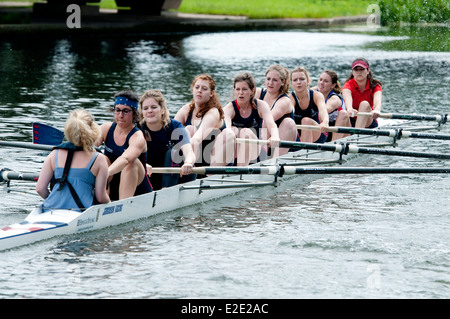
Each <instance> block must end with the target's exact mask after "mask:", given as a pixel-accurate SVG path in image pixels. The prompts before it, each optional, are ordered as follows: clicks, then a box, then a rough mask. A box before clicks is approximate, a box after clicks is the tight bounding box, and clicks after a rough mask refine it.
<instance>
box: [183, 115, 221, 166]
mask: <svg viewBox="0 0 450 319" xmlns="http://www.w3.org/2000/svg"><path fill="white" fill-rule="evenodd" d="M193 114H194V110H192V111H191V112H189V114H188V118H187V119H186V124H185V126H188V125H193V124H192V116H193ZM202 121H203V117H202V118H201V120H200V123H199V124H198V125H197V126H196V128H197V129H198V128H199V127H200V125H201V124H202ZM225 128H226V124H225V120H224V119H222V126H221V127H220V128H213V129H212V130H211V133H209V135H208V136H207V137H206V138H205V139H203V141H202V156H201V161H200V162H198V161H197V162H196V163H195V165H196V166H209V165H210V164H211V150H212V147H211V146H209V144H210V143H213V144H212V145H214V141H215V139H216V137H217V135H219V133H220V132H221V131H223V130H224V129H225ZM205 149H207V150H208V151H207V152H206V153H205Z"/></svg>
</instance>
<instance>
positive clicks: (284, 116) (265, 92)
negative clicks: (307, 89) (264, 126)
mask: <svg viewBox="0 0 450 319" xmlns="http://www.w3.org/2000/svg"><path fill="white" fill-rule="evenodd" d="M266 94H267V89H261V94H260V95H259V99H260V100H264V97H265V96H266ZM284 96H286V97H288V96H287V95H286V93H283V94H281V95H280V96H279V97H277V99H276V100H275V102H273V104H272V106H271V107H270V110H272V109H273V107H274V106H275V104H276V103H277V102H278V100H279V99H281V98H282V97H284ZM288 98H289V97H288ZM294 116H295V114H294V111H291V113H286V114H284V115H283V116H282V117H280V118H279V119H278V120H276V121H275V123H276V124H277V126H278V127H279V126H280V124H281V122H282V121H283V120H284V119H285V118H291V119H293V120H295V118H294Z"/></svg>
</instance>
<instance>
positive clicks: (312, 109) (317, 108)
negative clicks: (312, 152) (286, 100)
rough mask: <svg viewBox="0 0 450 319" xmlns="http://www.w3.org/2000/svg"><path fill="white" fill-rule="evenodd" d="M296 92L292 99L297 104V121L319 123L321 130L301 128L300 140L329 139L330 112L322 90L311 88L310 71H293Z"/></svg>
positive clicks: (293, 84)
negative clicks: (327, 129) (327, 130)
mask: <svg viewBox="0 0 450 319" xmlns="http://www.w3.org/2000/svg"><path fill="white" fill-rule="evenodd" d="M291 81H292V86H293V88H294V92H292V93H291V96H290V99H291V101H292V103H293V104H294V105H295V110H294V112H295V122H296V124H299V125H318V126H319V127H320V128H321V130H320V131H313V130H301V134H300V140H301V141H302V142H306V143H324V142H325V141H326V139H327V133H326V128H327V127H328V121H329V118H328V112H327V109H326V106H325V99H324V97H323V95H322V94H321V93H320V92H317V91H313V90H311V89H309V84H310V83H311V78H310V76H309V73H308V71H307V70H306V69H305V68H303V67H300V68H296V69H294V70H293V71H292V72H291Z"/></svg>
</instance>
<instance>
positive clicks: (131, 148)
mask: <svg viewBox="0 0 450 319" xmlns="http://www.w3.org/2000/svg"><path fill="white" fill-rule="evenodd" d="M138 105H139V96H137V94H136V93H134V92H133V91H121V92H119V93H117V94H116V95H115V96H114V121H113V122H108V123H105V124H103V125H102V126H101V130H102V135H101V138H100V140H99V141H98V142H97V145H100V144H101V143H102V142H105V155H106V156H107V157H108V162H109V163H108V164H109V168H108V176H109V178H110V182H109V192H110V193H109V196H110V197H111V199H112V200H117V199H123V198H128V197H131V196H134V195H140V194H145V193H149V192H151V191H152V186H151V184H150V180H149V178H148V176H147V168H146V155H147V154H146V152H147V142H146V141H145V138H144V134H143V133H142V131H141V130H140V129H139V128H137V126H136V124H137V123H138V122H139V113H138Z"/></svg>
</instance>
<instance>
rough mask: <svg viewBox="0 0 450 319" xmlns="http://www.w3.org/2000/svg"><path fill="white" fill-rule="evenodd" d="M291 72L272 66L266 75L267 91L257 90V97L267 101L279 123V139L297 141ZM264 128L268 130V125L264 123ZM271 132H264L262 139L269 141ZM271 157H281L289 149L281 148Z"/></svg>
mask: <svg viewBox="0 0 450 319" xmlns="http://www.w3.org/2000/svg"><path fill="white" fill-rule="evenodd" d="M287 93H289V71H288V70H287V69H286V68H284V67H282V66H280V65H272V66H270V67H269V68H268V69H267V71H266V75H265V89H262V88H257V89H256V96H257V97H259V98H260V99H261V100H263V101H265V102H266V103H267V104H268V105H269V107H270V110H271V113H272V117H273V119H274V120H275V122H276V123H277V126H278V131H279V137H280V139H281V140H286V141H295V140H296V138H297V128H296V126H295V122H294V119H293V110H294V107H293V104H292V103H291V101H290V99H289V97H288V96H287ZM263 128H267V126H266V123H265V122H263ZM269 136H270V132H267V130H266V129H263V130H262V135H261V138H262V139H267V138H268V137H269ZM271 151H275V153H274V154H270V152H269V155H271V156H279V155H283V154H286V153H287V152H288V149H287V148H280V149H277V150H271Z"/></svg>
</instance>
